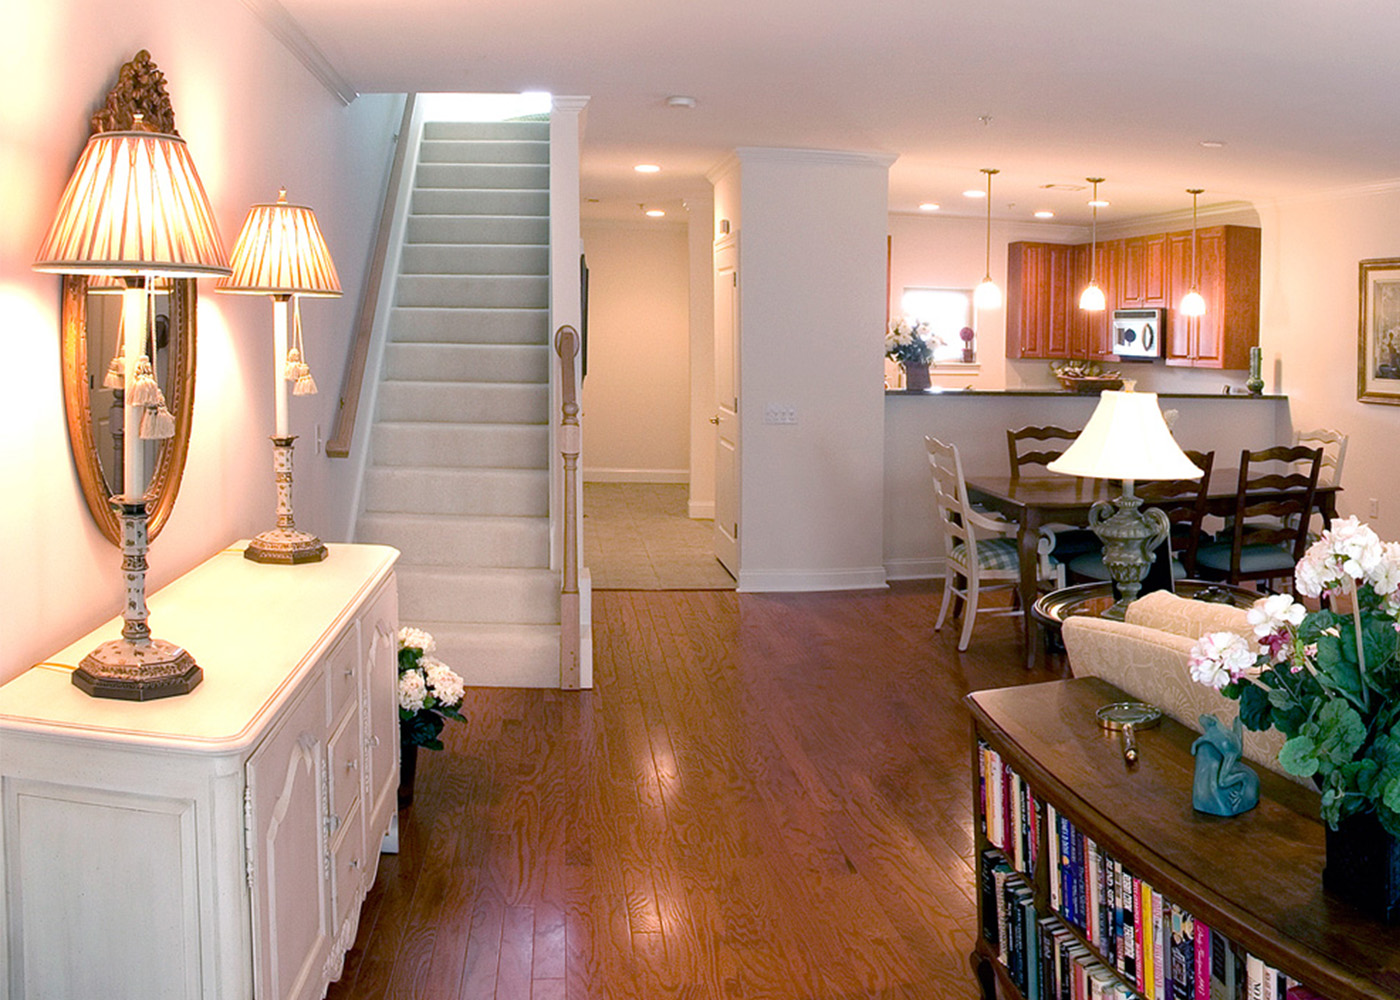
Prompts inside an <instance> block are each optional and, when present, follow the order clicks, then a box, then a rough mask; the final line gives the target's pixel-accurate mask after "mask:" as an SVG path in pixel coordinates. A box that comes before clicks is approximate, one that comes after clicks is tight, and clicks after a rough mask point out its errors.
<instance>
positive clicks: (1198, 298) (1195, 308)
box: [1181, 188, 1206, 316]
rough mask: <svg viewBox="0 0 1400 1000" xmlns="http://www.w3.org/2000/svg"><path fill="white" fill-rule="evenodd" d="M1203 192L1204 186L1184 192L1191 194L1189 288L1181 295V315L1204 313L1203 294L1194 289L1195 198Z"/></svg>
mask: <svg viewBox="0 0 1400 1000" xmlns="http://www.w3.org/2000/svg"><path fill="white" fill-rule="evenodd" d="M1204 192H1205V188H1187V189H1186V193H1187V194H1189V195H1190V196H1191V290H1190V291H1189V292H1187V293H1186V294H1185V295H1183V296H1182V297H1181V315H1183V316H1204V315H1205V314H1206V300H1205V296H1203V295H1202V294H1201V293H1200V292H1199V291H1197V290H1196V199H1197V198H1199V197H1200V196H1201V195H1202V194H1203V193H1204Z"/></svg>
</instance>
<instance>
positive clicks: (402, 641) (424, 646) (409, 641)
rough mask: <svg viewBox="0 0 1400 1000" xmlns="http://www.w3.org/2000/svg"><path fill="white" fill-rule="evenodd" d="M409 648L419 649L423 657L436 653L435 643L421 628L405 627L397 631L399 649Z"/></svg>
mask: <svg viewBox="0 0 1400 1000" xmlns="http://www.w3.org/2000/svg"><path fill="white" fill-rule="evenodd" d="M409 647H414V648H416V649H421V650H422V651H423V655H424V656H429V655H431V654H433V653H436V652H437V641H436V640H435V639H434V638H433V637H432V636H431V635H429V634H428V633H427V632H424V631H423V630H422V629H421V628H412V627H410V626H408V625H405V626H404V627H403V628H401V629H399V648H400V649H407V648H409Z"/></svg>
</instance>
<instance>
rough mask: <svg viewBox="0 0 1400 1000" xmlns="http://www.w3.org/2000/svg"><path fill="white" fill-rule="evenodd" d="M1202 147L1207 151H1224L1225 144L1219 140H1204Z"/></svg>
mask: <svg viewBox="0 0 1400 1000" xmlns="http://www.w3.org/2000/svg"><path fill="white" fill-rule="evenodd" d="M1201 145H1202V146H1204V147H1205V148H1206V149H1223V148H1224V146H1225V143H1223V142H1221V141H1220V140H1219V139H1202V140H1201Z"/></svg>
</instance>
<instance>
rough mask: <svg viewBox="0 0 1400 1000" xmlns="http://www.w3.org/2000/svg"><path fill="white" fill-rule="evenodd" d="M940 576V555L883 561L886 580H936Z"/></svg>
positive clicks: (941, 561) (941, 571) (941, 573)
mask: <svg viewBox="0 0 1400 1000" xmlns="http://www.w3.org/2000/svg"><path fill="white" fill-rule="evenodd" d="M942 576H943V559H942V557H936V556H928V557H925V558H922V559H890V560H888V561H887V562H886V563H885V578H886V579H888V580H930V579H934V580H936V579H941V578H942Z"/></svg>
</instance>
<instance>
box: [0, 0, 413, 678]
mask: <svg viewBox="0 0 1400 1000" xmlns="http://www.w3.org/2000/svg"><path fill="white" fill-rule="evenodd" d="M8 13H9V17H8V19H7V22H6V27H5V30H6V31H7V32H9V33H10V34H11V35H13V36H15V37H17V38H21V39H23V40H24V44H23V45H15V46H9V47H7V49H6V52H7V57H6V59H4V60H0V80H3V83H4V91H5V92H6V93H8V94H10V95H12V98H11V99H10V100H8V101H5V102H3V104H0V134H3V135H4V137H5V140H4V151H3V155H0V217H3V218H4V220H5V221H4V225H3V226H0V330H3V334H0V337H2V338H3V342H4V345H5V348H6V367H7V369H8V370H9V371H10V372H11V374H12V377H11V378H8V379H7V380H6V381H7V386H8V388H7V392H6V404H7V405H6V407H5V423H4V430H3V431H0V469H3V470H4V478H5V483H6V486H7V490H6V493H7V497H6V507H7V520H8V525H9V529H10V530H8V531H7V532H6V536H7V542H6V546H5V554H4V556H3V567H4V572H3V573H0V681H3V680H6V679H8V678H10V677H13V676H14V675H15V674H17V673H19V672H20V671H21V670H23V669H25V668H26V667H27V666H29V665H30V664H31V663H32V662H34V661H35V660H37V659H40V658H41V657H43V656H44V655H45V654H47V653H50V652H52V651H53V650H55V649H57V648H59V647H61V646H63V645H64V644H66V643H67V642H70V641H72V640H73V639H74V638H75V637H76V636H78V635H80V634H82V633H83V632H85V631H87V630H88V629H90V628H92V627H93V626H95V625H97V624H98V623H99V622H101V621H103V620H105V619H107V618H109V617H111V616H112V615H114V614H116V613H117V612H118V611H119V610H120V596H121V590H120V587H119V585H118V584H119V579H118V565H119V556H118V553H117V550H116V549H115V548H113V547H112V546H111V545H109V544H108V543H107V542H106V540H105V539H103V538H102V536H101V535H100V534H99V533H98V531H97V529H96V528H95V527H94V525H93V523H92V521H91V518H90V517H89V515H88V512H87V509H86V507H85V506H84V504H83V500H82V497H81V495H80V493H79V490H78V485H77V479H76V475H75V474H74V471H73V463H72V461H71V459H70V457H69V450H68V441H67V435H66V431H65V425H64V417H63V401H62V389H61V379H60V370H59V335H58V330H59V279H58V278H57V277H55V276H53V275H41V274H35V273H34V272H32V271H31V270H30V267H29V265H30V262H31V260H32V259H33V254H34V251H35V250H36V249H37V247H38V245H39V241H40V239H41V238H42V237H43V234H44V232H45V230H46V229H47V226H48V224H49V221H50V219H51V216H52V213H53V209H54V206H55V205H56V203H57V200H58V195H59V192H60V191H61V189H62V187H63V184H64V183H65V181H66V180H67V177H68V175H69V173H70V172H71V170H72V167H73V164H74V162H75V161H76V159H77V156H78V153H79V152H80V151H81V149H82V147H83V144H84V142H85V141H86V138H87V134H88V126H87V121H88V117H89V116H90V115H91V114H92V112H93V111H94V110H96V109H97V108H98V107H100V106H101V104H102V101H103V100H104V98H105V96H106V93H107V91H108V89H109V88H110V87H111V85H112V84H113V82H114V81H115V79H116V74H117V70H118V68H119V67H120V66H121V64H122V63H123V62H126V61H127V60H129V59H130V58H131V57H132V56H133V55H134V54H135V53H136V52H137V50H139V49H141V48H143V47H144V48H147V49H149V50H150V52H151V56H152V58H153V59H154V60H155V62H156V64H157V65H158V66H159V67H160V68H161V69H162V70H163V71H164V72H165V74H166V77H167V80H168V88H169V92H170V96H171V101H172V103H173V105H174V109H175V121H176V125H177V127H178V128H179V130H180V133H181V134H182V135H183V136H184V138H185V139H186V140H187V141H188V143H189V146H190V150H191V153H192V154H193V156H194V159H195V163H196V165H197V166H198V168H199V171H200V175H201V177H202V179H203V182H204V185H205V188H206V190H207V191H208V193H209V197H210V200H211V201H212V203H213V205H214V209H215V212H216V213H217V216H218V221H219V224H220V227H221V229H222V231H223V236H224V239H225V242H226V243H228V244H229V246H230V248H231V246H232V242H233V240H234V239H235V238H236V236H237V234H238V231H239V229H240V228H241V226H242V224H243V219H244V216H245V215H246V213H247V210H248V206H249V205H251V204H252V203H254V202H257V201H267V200H271V199H273V198H275V197H276V194H277V188H278V186H279V185H286V187H287V188H288V190H289V192H290V196H291V198H292V200H294V201H301V202H304V203H306V204H310V205H311V206H312V207H313V208H315V209H316V211H317V214H318V216H319V218H320V222H321V226H322V228H323V230H324V231H325V234H326V239H327V241H328V243H329V245H330V247H331V252H332V254H333V255H334V256H335V259H336V263H337V266H338V268H339V271H340V277H341V282H342V284H343V286H344V288H345V296H344V298H342V299H338V300H327V301H322V302H315V303H310V304H308V306H307V307H306V310H305V316H304V319H305V322H306V339H307V349H308V355H309V356H310V359H311V362H312V364H313V366H314V369H315V373H316V377H317V380H318V382H319V383H320V385H321V390H322V391H321V395H319V396H317V397H314V398H312V399H311V400H307V399H306V398H305V397H303V398H301V399H298V400H296V401H295V403H294V405H293V411H292V429H293V431H294V433H296V434H298V435H300V436H301V441H300V442H299V448H298V451H297V513H298V523H299V524H304V525H305V526H307V527H309V528H312V529H313V530H316V529H318V528H319V527H320V525H321V524H322V523H324V524H326V525H330V524H334V523H341V520H340V519H335V520H332V519H330V518H327V517H325V516H324V513H323V512H324V511H327V510H329V509H330V508H331V507H332V506H333V505H334V504H335V503H336V502H338V501H337V500H336V499H335V498H337V497H339V496H342V495H343V494H344V493H345V489H344V484H342V483H339V482H338V481H337V477H338V476H340V475H342V473H341V470H340V469H338V468H335V467H332V466H331V465H330V463H329V461H328V460H327V459H325V458H324V457H323V456H317V455H316V454H315V447H314V433H315V425H316V424H317V423H320V424H321V425H322V426H323V427H325V426H326V425H328V424H329V421H330V417H331V414H332V413H333V411H334V406H335V399H336V395H337V390H338V388H339V384H340V379H341V371H342V368H343V366H344V360H345V349H346V344H347V343H348V336H349V328H350V324H351V322H352V320H353V317H354V314H355V309H356V305H357V303H358V300H359V295H360V289H361V282H362V276H363V273H364V268H365V262H366V260H367V256H368V250H369V244H370V238H371V234H372V231H373V225H374V222H375V218H376V214H377V212H378V203H379V200H380V198H381V197H382V195H381V192H382V185H383V177H384V173H385V170H386V167H387V162H388V156H389V146H388V140H389V136H390V135H391V133H392V131H393V128H394V125H395V124H396V123H397V117H398V112H397V103H398V99H397V98H385V97H379V98H361V99H359V100H357V101H356V102H354V104H352V105H351V106H350V107H348V108H347V107H345V106H343V105H342V104H341V103H340V102H339V101H338V100H337V99H335V98H334V97H333V96H332V95H331V94H330V93H329V92H328V91H327V90H326V89H324V88H323V87H322V86H321V84H320V83H318V82H317V81H316V80H315V79H314V78H313V77H312V76H311V75H310V74H309V73H308V72H307V71H306V69H305V68H304V67H303V66H302V65H301V63H299V62H298V61H297V60H296V59H295V58H294V57H293V56H292V55H291V54H290V53H289V52H288V51H287V50H286V49H284V48H283V47H282V45H281V44H280V43H278V42H277V41H276V40H274V39H273V37H272V36H271V35H270V34H269V33H268V32H267V30H266V29H265V28H264V27H263V26H262V25H261V24H260V23H259V22H258V21H256V20H255V18H254V16H253V14H252V13H251V12H250V11H249V9H248V8H247V7H246V6H245V5H243V4H227V3H223V4H192V3H185V2H180V0H127V2H123V3H121V4H119V5H113V4H111V3H107V2H105V0H64V2H61V3H55V4H21V5H12V9H11V10H9V12H8ZM199 284H200V289H199V292H200V305H199V342H198V355H199V358H198V360H199V367H198V376H197V380H196V392H195V415H194V431H193V437H192V442H191V448H190V458H189V464H188V466H187V469H186V473H185V479H184V488H183V490H182V491H181V494H180V499H179V502H178V503H177V505H176V507H175V511H174V514H173V515H172V516H171V518H170V521H169V523H168V525H167V526H166V529H165V531H164V533H162V534H161V536H160V537H159V538H158V539H157V540H156V541H155V543H154V545H153V546H152V550H151V554H150V564H151V573H150V577H149V582H150V585H151V587H152V589H154V588H157V587H160V586H161V585H163V584H164V583H166V582H168V581H170V580H171V579H173V578H174V577H176V576H178V575H180V574H181V573H183V572H185V571H186V570H188V569H190V568H191V567H193V566H194V565H196V564H198V563H200V562H202V561H203V560H204V559H206V558H208V557H209V556H210V555H211V554H213V553H214V552H217V551H218V550H219V549H221V548H222V547H224V546H226V545H227V544H228V543H230V542H232V541H234V540H236V539H237V538H239V537H243V536H247V535H249V534H252V533H254V532H256V531H258V530H261V529H262V528H263V527H267V526H270V524H271V519H272V477H271V470H270V465H271V460H270V455H269V449H270V446H269V444H268V442H267V435H268V434H269V433H270V431H271V416H270V414H271V382H272V376H271V366H272V359H271V353H272V352H271V346H270V343H269V340H270V336H271V306H270V304H269V303H268V301H266V300H264V299H260V298H245V297H240V296H224V295H216V294H215V293H214V292H213V288H212V285H213V282H212V281H201V282H200V283H199ZM152 624H153V626H154V628H155V630H156V632H157V633H159V631H160V629H159V621H158V619H156V620H153V622H152ZM170 638H171V639H172V640H174V641H178V637H174V636H172V637H170ZM194 652H195V654H196V658H197V657H198V651H197V650H195V651H194Z"/></svg>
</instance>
